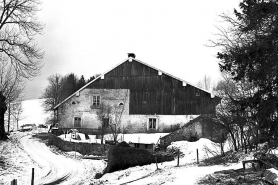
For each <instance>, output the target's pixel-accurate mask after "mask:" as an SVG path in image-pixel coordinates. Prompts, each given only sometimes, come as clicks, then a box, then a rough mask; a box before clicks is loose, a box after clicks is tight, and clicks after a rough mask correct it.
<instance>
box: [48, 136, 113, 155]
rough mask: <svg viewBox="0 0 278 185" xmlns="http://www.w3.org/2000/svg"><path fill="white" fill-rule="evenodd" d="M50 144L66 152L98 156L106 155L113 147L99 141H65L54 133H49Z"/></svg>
mask: <svg viewBox="0 0 278 185" xmlns="http://www.w3.org/2000/svg"><path fill="white" fill-rule="evenodd" d="M48 144H49V145H54V146H57V147H58V148H59V149H60V150H62V151H65V152H70V151H76V152H79V153H81V154H82V155H98V156H106V155H107V154H108V151H109V149H110V147H111V146H110V145H101V144H98V143H75V142H69V141H64V140H62V139H61V138H59V137H57V136H54V135H49V140H48Z"/></svg>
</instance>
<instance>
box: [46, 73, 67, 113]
mask: <svg viewBox="0 0 278 185" xmlns="http://www.w3.org/2000/svg"><path fill="white" fill-rule="evenodd" d="M47 80H48V83H49V84H48V86H47V87H46V88H45V90H44V92H43V94H42V96H41V98H44V99H45V100H44V102H43V107H44V110H45V111H46V112H49V111H53V108H54V107H55V106H56V105H58V104H59V103H60V102H61V101H62V99H61V89H62V85H63V83H62V76H61V75H59V74H55V75H52V76H50V77H48V78H47Z"/></svg>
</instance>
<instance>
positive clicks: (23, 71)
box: [0, 0, 44, 78]
mask: <svg viewBox="0 0 278 185" xmlns="http://www.w3.org/2000/svg"><path fill="white" fill-rule="evenodd" d="M40 4H41V2H40V1H39V0H2V1H0V53H1V55H0V56H1V59H2V60H3V59H4V60H7V61H9V62H10V64H11V66H12V67H13V69H14V70H15V71H16V73H18V74H19V75H20V76H22V77H24V78H31V77H34V76H36V75H38V74H39V71H40V69H41V67H42V64H41V59H42V58H43V52H41V50H40V49H39V48H38V47H37V45H36V44H35V43H34V37H35V36H36V35H37V34H42V31H43V27H44V25H43V24H42V23H41V22H39V21H38V20H37V17H36V13H37V12H38V11H39V8H38V6H39V5H40Z"/></svg>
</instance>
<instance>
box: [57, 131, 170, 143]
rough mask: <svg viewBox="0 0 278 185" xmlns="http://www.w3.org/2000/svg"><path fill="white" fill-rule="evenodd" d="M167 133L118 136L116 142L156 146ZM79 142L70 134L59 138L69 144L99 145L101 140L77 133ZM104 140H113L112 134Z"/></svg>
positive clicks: (93, 136) (94, 136)
mask: <svg viewBox="0 0 278 185" xmlns="http://www.w3.org/2000/svg"><path fill="white" fill-rule="evenodd" d="M167 134H169V133H151V134H145V133H144V134H143V133H142V134H119V135H118V141H119V142H122V141H125V142H127V143H144V144H156V143H157V142H158V141H159V138H160V137H163V136H165V135H167ZM78 135H79V137H80V140H76V139H72V133H70V134H62V135H60V136H59V137H60V138H61V139H63V140H65V141H71V142H85V143H100V142H101V139H96V135H88V136H89V138H90V139H86V138H85V134H83V133H78ZM105 140H113V136H112V134H106V135H105V136H104V142H105Z"/></svg>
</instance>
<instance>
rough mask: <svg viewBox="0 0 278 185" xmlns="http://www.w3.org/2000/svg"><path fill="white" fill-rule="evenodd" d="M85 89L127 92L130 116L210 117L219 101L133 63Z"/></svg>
mask: <svg viewBox="0 0 278 185" xmlns="http://www.w3.org/2000/svg"><path fill="white" fill-rule="evenodd" d="M86 88H96V89H130V104H129V113H130V114H146V115H154V114H158V115H191V114H193V115H199V114H213V113H215V106H216V104H217V103H218V102H219V100H220V99H219V98H218V97H215V98H211V96H210V93H207V92H205V91H202V90H200V89H198V88H196V87H194V86H191V85H189V84H187V85H186V86H183V84H182V82H181V81H179V80H177V79H175V78H172V77H170V76H168V75H166V74H162V75H158V71H157V70H156V69H153V68H151V67H149V66H147V65H144V64H142V63H139V62H137V61H135V60H133V61H132V62H129V61H126V62H124V63H123V64H121V65H119V66H118V67H116V68H114V69H113V70H111V71H110V72H108V73H106V74H105V76H104V79H101V78H99V79H97V80H96V81H95V82H93V83H92V84H90V85H89V86H88V87H86ZM197 92H198V93H200V96H196V93H197Z"/></svg>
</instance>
